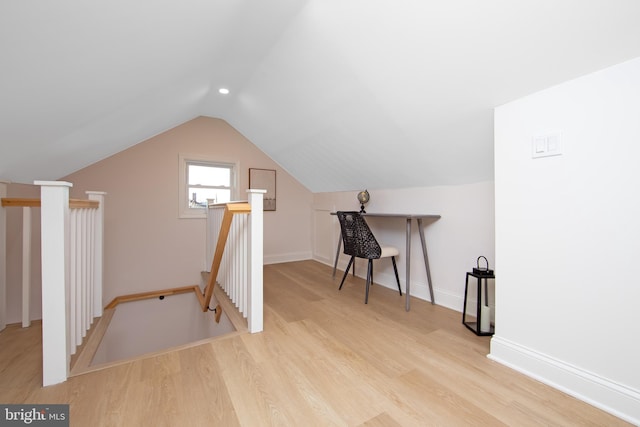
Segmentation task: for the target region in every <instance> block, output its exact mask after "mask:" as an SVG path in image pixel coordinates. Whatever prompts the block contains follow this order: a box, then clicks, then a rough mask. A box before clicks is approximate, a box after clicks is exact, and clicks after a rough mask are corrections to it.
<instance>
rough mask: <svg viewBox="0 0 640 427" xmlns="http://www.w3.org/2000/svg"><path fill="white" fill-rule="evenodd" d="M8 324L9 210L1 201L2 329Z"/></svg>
mask: <svg viewBox="0 0 640 427" xmlns="http://www.w3.org/2000/svg"><path fill="white" fill-rule="evenodd" d="M7 184H8V182H6V181H0V199H1V198H3V197H7ZM6 326H7V210H6V208H4V207H2V204H1V203H0V331H1V330H3V329H4V328H5V327H6Z"/></svg>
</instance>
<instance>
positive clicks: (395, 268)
mask: <svg viewBox="0 0 640 427" xmlns="http://www.w3.org/2000/svg"><path fill="white" fill-rule="evenodd" d="M391 263H393V272H394V273H396V282H397V283H398V292H400V296H402V289H400V276H398V266H397V265H396V257H394V256H392V257H391Z"/></svg>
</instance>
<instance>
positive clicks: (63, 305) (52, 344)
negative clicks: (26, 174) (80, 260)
mask: <svg viewBox="0 0 640 427" xmlns="http://www.w3.org/2000/svg"><path fill="white" fill-rule="evenodd" d="M34 184H35V185H39V186H40V187H41V190H40V200H41V239H42V249H41V251H42V255H41V256H42V385H43V386H48V385H52V384H57V383H60V382H63V381H66V379H67V377H68V371H69V360H70V359H69V352H68V348H69V344H68V341H69V334H68V329H67V301H68V298H69V296H68V290H67V287H68V281H69V266H68V265H67V259H68V252H69V242H68V235H69V233H68V228H69V188H70V187H71V186H72V184H71V183H69V182H64V181H35V182H34Z"/></svg>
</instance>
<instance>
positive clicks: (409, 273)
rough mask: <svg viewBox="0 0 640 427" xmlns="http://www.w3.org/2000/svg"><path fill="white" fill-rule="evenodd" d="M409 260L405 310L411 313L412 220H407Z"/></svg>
mask: <svg viewBox="0 0 640 427" xmlns="http://www.w3.org/2000/svg"><path fill="white" fill-rule="evenodd" d="M405 258H406V259H407V272H406V273H407V281H406V289H405V298H406V303H405V310H406V311H409V299H410V298H411V218H407V251H406V252H405Z"/></svg>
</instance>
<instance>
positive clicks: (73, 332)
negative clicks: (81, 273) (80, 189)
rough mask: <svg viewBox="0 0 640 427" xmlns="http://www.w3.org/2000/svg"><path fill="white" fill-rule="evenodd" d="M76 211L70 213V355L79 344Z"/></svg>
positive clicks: (72, 210)
mask: <svg viewBox="0 0 640 427" xmlns="http://www.w3.org/2000/svg"><path fill="white" fill-rule="evenodd" d="M77 218H78V212H77V211H76V209H71V210H70V211H69V338H70V339H69V354H75V349H76V345H77V343H78V339H79V334H78V326H77V325H78V314H77V312H78V293H79V292H80V290H79V288H78V274H77V266H76V253H77V251H78V249H77V236H76V231H77V229H78V228H77V226H76V222H77Z"/></svg>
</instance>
